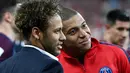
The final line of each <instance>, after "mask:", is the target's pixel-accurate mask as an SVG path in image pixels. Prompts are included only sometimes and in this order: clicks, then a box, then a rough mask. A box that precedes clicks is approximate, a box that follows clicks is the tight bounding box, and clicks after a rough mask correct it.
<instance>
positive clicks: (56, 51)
mask: <svg viewBox="0 0 130 73" xmlns="http://www.w3.org/2000/svg"><path fill="white" fill-rule="evenodd" d="M61 49H62V46H57V47H56V48H55V55H56V56H57V55H59V54H60V53H61V51H60V50H61Z"/></svg>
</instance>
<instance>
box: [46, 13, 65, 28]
mask: <svg viewBox="0 0 130 73" xmlns="http://www.w3.org/2000/svg"><path fill="white" fill-rule="evenodd" d="M62 26H63V25H62V21H61V17H60V16H59V14H55V15H54V16H52V17H51V18H50V20H49V27H48V28H50V29H53V28H58V27H62Z"/></svg>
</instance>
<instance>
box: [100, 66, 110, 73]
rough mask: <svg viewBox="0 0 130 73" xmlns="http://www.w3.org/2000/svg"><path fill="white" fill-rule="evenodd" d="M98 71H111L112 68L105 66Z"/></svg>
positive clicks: (104, 72) (103, 72) (101, 72)
mask: <svg viewBox="0 0 130 73" xmlns="http://www.w3.org/2000/svg"><path fill="white" fill-rule="evenodd" d="M99 73H112V70H111V68H109V67H107V66H105V67H102V68H101V69H100V71H99Z"/></svg>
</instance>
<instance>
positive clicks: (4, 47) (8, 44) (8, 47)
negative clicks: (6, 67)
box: [0, 33, 14, 62]
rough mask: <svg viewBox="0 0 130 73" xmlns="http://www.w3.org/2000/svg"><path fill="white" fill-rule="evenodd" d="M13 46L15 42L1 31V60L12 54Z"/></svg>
mask: <svg viewBox="0 0 130 73" xmlns="http://www.w3.org/2000/svg"><path fill="white" fill-rule="evenodd" d="M13 46H14V42H12V41H11V40H10V39H9V38H8V37H7V36H5V35H4V34H2V33H0V62H2V61H4V60H5V59H7V58H9V57H10V56H12V54H13Z"/></svg>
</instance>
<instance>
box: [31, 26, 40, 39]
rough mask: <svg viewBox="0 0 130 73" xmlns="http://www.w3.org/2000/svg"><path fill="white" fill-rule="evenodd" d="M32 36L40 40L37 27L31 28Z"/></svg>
mask: <svg viewBox="0 0 130 73" xmlns="http://www.w3.org/2000/svg"><path fill="white" fill-rule="evenodd" d="M32 36H33V37H34V38H36V39H40V29H39V28H38V27H33V28H32Z"/></svg>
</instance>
